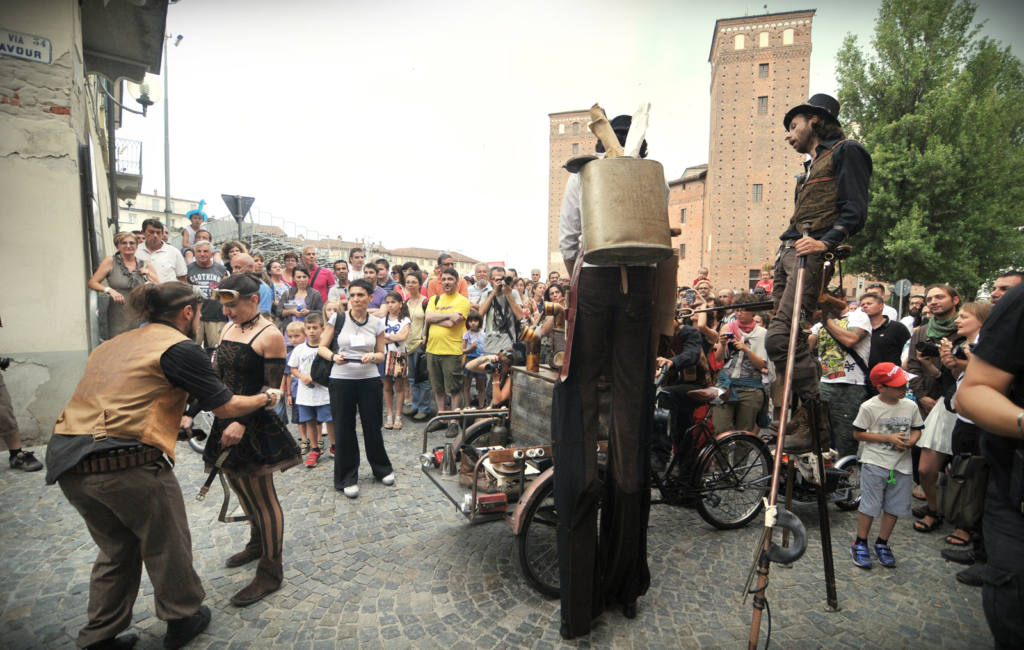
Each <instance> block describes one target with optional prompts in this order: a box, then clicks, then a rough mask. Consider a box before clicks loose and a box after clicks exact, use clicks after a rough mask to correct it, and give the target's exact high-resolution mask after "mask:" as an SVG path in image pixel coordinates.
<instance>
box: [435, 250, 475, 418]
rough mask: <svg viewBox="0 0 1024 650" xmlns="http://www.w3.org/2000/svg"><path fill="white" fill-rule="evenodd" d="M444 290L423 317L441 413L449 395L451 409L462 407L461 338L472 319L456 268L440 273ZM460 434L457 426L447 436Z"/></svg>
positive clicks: (436, 397) (449, 268)
mask: <svg viewBox="0 0 1024 650" xmlns="http://www.w3.org/2000/svg"><path fill="white" fill-rule="evenodd" d="M441 287H442V289H444V293H442V294H439V295H436V296H433V297H432V298H429V299H428V301H427V312H426V314H425V315H424V319H425V321H426V323H427V325H429V326H430V329H429V330H428V331H427V337H428V338H427V372H428V373H429V375H430V386H431V389H432V390H433V391H434V401H435V402H436V403H437V410H438V411H443V410H445V409H444V396H445V395H446V394H447V395H451V398H452V408H456V409H457V408H460V407H461V406H462V395H461V391H462V335H463V334H465V332H466V317H467V316H469V298H466V297H465V296H463V295H462V294H461V293H459V292H458V288H459V273H458V272H457V271H456V270H455V269H454V268H452V267H450V266H448V267H445V268H444V269H442V270H441ZM452 424H455V423H452ZM458 433H459V431H458V425H455V426H452V425H449V426H448V432H447V433H446V434H445V435H447V436H448V437H449V438H454V437H455V436H457V435H458Z"/></svg>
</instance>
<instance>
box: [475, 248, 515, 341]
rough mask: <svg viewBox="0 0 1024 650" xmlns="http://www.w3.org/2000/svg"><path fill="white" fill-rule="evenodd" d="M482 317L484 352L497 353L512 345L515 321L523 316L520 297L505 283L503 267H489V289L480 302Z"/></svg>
mask: <svg viewBox="0 0 1024 650" xmlns="http://www.w3.org/2000/svg"><path fill="white" fill-rule="evenodd" d="M479 312H480V316H482V317H483V319H484V332H485V339H484V354H497V353H498V352H501V351H502V350H505V349H507V348H510V347H512V343H514V342H515V340H516V323H518V322H519V321H520V320H522V318H523V303H522V299H521V298H520V297H519V295H518V294H517V293H516V292H515V290H514V289H513V288H512V286H511V285H509V284H506V283H505V269H504V268H502V267H500V266H493V267H491V290H490V291H489V292H488V293H487V297H485V298H484V300H483V302H481V303H480V309H479Z"/></svg>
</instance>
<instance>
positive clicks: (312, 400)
mask: <svg viewBox="0 0 1024 650" xmlns="http://www.w3.org/2000/svg"><path fill="white" fill-rule="evenodd" d="M316 351H317V348H316V347H313V346H311V345H310V344H308V343H302V344H301V345H297V346H295V348H294V349H293V350H292V353H291V356H289V357H288V367H289V368H298V369H299V372H301V373H303V374H305V375H308V374H309V373H310V371H311V370H312V369H313V359H315V358H316ZM295 403H296V404H298V405H299V406H323V405H324V404H330V403H331V395H330V393H329V392H328V391H327V387H326V386H321V385H320V384H318V383H316V382H313V385H312V386H307V385H306V384H304V383H302V380H301V379H300V380H299V387H298V389H296V391H295Z"/></svg>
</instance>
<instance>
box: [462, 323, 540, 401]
mask: <svg viewBox="0 0 1024 650" xmlns="http://www.w3.org/2000/svg"><path fill="white" fill-rule="evenodd" d="M541 309H543V306H542V307H541ZM483 325H484V321H483V319H482V318H481V317H480V314H478V313H476V312H475V311H471V312H469V316H467V317H466V333H465V334H463V335H462V353H463V354H464V355H465V357H466V364H468V363H469V362H470V361H472V360H473V359H476V358H477V357H479V356H480V355H481V354H483V353H484V339H485V338H486V335H485V334H484V332H483V330H482V329H481V328H482V327H483ZM463 372H464V373H465V380H464V381H463V382H462V403H463V404H465V405H466V406H469V393H470V387H471V385H472V384H474V383H475V384H476V395H477V397H476V399H477V406H478V407H483V405H484V399H485V398H484V395H485V394H486V392H487V375H485V374H484V373H482V372H470V371H468V370H466V368H465V366H463Z"/></svg>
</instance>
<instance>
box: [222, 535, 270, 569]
mask: <svg viewBox="0 0 1024 650" xmlns="http://www.w3.org/2000/svg"><path fill="white" fill-rule="evenodd" d="M261 555H263V548H262V546H261V545H260V539H259V536H258V535H257V534H256V532H255V531H252V532H251V533H250V534H249V543H248V544H246V545H245V548H244V549H242V550H241V551H239V552H238V553H235V554H234V555H232V556H231V557H229V558H228V559H227V560H226V561H225V562H224V566H226V567H228V568H229V569H233V568H235V567H239V566H243V565H246V564H249V563H250V562H252V561H253V560H258V559H260V556H261Z"/></svg>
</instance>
